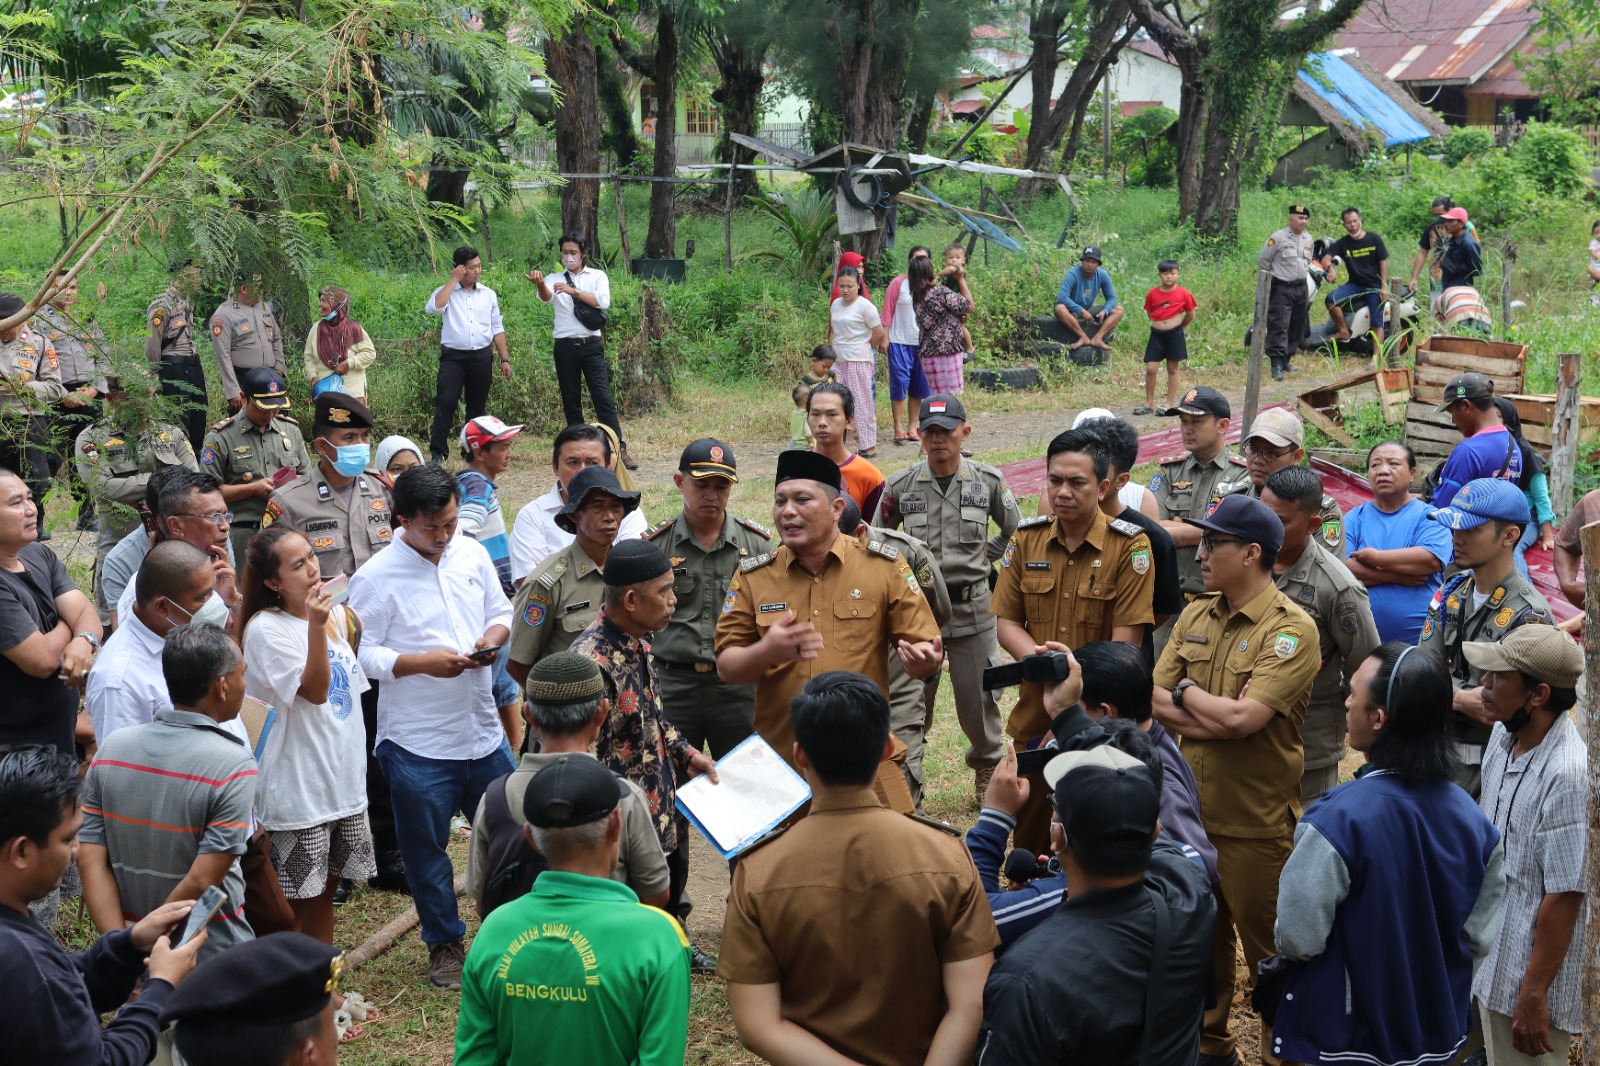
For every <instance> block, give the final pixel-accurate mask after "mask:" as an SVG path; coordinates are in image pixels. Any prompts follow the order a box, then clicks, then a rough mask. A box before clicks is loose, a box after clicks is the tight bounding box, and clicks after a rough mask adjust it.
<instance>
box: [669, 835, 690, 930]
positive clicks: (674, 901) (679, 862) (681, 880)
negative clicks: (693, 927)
mask: <svg viewBox="0 0 1600 1066" xmlns="http://www.w3.org/2000/svg"><path fill="white" fill-rule="evenodd" d="M688 888H689V823H688V821H687V820H685V819H684V818H683V817H681V816H678V850H677V851H669V852H667V913H668V914H670V915H672V916H673V917H674V918H676V919H678V921H680V922H683V923H686V924H685V928H687V927H688V926H687V922H688V921H689V912H690V911H692V910H694V900H692V899H690V898H689V893H688Z"/></svg>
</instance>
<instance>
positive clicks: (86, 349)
mask: <svg viewBox="0 0 1600 1066" xmlns="http://www.w3.org/2000/svg"><path fill="white" fill-rule="evenodd" d="M33 321H34V325H35V327H36V328H37V329H38V330H39V331H40V332H42V333H43V334H44V335H45V337H46V338H47V339H48V340H49V341H50V344H51V346H52V347H54V348H55V350H56V356H57V358H59V359H60V362H61V383H62V384H63V385H65V386H67V387H69V388H82V387H83V386H84V385H88V386H91V387H92V388H93V389H94V390H95V391H96V392H98V393H100V394H102V395H104V394H105V391H106V374H105V372H106V362H105V360H104V359H103V358H101V355H100V351H101V349H102V348H104V347H105V343H106V337H105V334H104V333H102V332H101V331H100V327H99V326H96V325H94V324H93V323H90V322H78V321H76V320H74V319H70V318H68V317H67V316H66V315H65V314H63V313H62V312H61V311H60V310H58V309H57V308H56V307H54V306H52V305H51V304H45V305H44V306H43V307H41V308H40V309H39V313H38V315H37V316H35V317H34V320H33Z"/></svg>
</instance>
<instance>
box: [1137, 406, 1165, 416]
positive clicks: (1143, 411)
mask: <svg viewBox="0 0 1600 1066" xmlns="http://www.w3.org/2000/svg"><path fill="white" fill-rule="evenodd" d="M1133 413H1134V414H1136V415H1153V414H1155V413H1156V412H1155V411H1154V410H1153V409H1152V408H1150V407H1149V406H1147V405H1145V404H1140V405H1139V406H1138V407H1135V408H1134V409H1133ZM1165 413H1166V412H1165V411H1163V412H1162V414H1165Z"/></svg>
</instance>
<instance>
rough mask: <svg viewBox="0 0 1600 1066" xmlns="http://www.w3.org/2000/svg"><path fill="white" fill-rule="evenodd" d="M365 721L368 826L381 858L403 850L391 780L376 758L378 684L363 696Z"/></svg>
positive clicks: (375, 683) (362, 709)
mask: <svg viewBox="0 0 1600 1066" xmlns="http://www.w3.org/2000/svg"><path fill="white" fill-rule="evenodd" d="M361 719H362V721H363V722H364V723H366V727H367V822H368V824H369V825H370V826H371V827H372V849H373V850H374V851H376V852H377V853H378V854H379V855H380V856H381V855H385V854H392V853H394V852H397V851H399V850H400V842H399V838H398V837H396V836H395V832H394V801H393V800H392V799H391V798H390V796H389V779H388V778H386V777H384V776H383V767H382V765H380V764H379V762H378V757H377V756H376V755H374V754H372V749H373V746H374V745H375V744H376V743H377V736H378V682H376V681H374V682H372V687H371V688H369V689H367V691H365V692H363V693H362V694H361Z"/></svg>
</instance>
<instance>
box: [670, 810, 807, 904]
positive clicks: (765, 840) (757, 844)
mask: <svg viewBox="0 0 1600 1066" xmlns="http://www.w3.org/2000/svg"><path fill="white" fill-rule="evenodd" d="M788 831H789V827H788V826H786V825H780V826H779V827H778V828H776V829H774V830H772V831H771V832H769V833H767V834H766V835H765V836H759V837H756V839H755V841H754V842H752V843H751V844H749V845H748V846H746V847H745V849H744V850H743V851H741V852H740V853H739V856H740V857H741V858H743V857H744V856H746V855H749V854H750V853H751V852H752V851H755V850H756V849H757V848H764V847H766V846H767V845H768V844H770V843H772V842H773V841H774V840H777V839H778V838H779V837H781V836H783V834H784V833H787V832H788ZM672 924H673V925H677V924H678V923H677V922H673V923H672Z"/></svg>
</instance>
